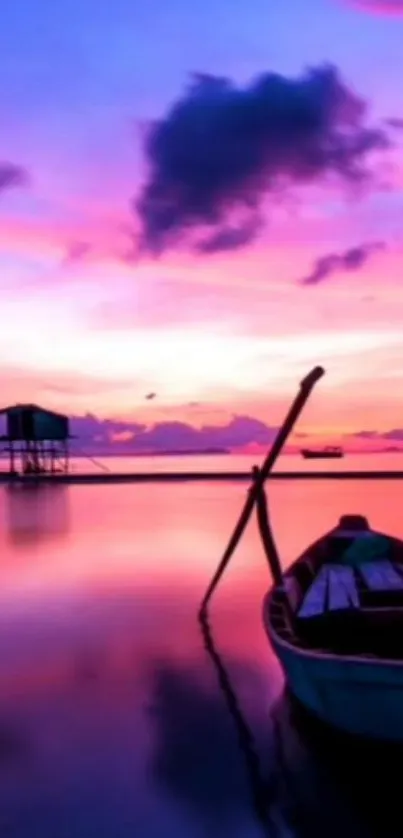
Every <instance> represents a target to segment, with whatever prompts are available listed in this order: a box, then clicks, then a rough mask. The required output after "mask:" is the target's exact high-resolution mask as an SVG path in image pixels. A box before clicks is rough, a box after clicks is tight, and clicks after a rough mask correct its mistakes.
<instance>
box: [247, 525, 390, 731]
mask: <svg viewBox="0 0 403 838" xmlns="http://www.w3.org/2000/svg"><path fill="white" fill-rule="evenodd" d="M263 618H264V625H265V627H266V631H267V634H268V637H269V640H270V642H271V644H272V646H273V649H274V651H275V653H276V655H277V657H278V659H279V661H280V663H281V666H282V668H283V671H284V674H285V678H286V682H287V684H288V686H289V688H290V690H291V692H292V693H293V695H294V696H295V697H296V698H297V699H298V700H299V701H300V702H301V703H302V704H303V705H304V707H305V708H306V709H307V710H309V711H310V712H311V713H313V714H314V715H315V716H317V717H318V718H319V719H321V720H322V721H324V722H326V723H327V724H330V725H332V726H335V727H336V728H340V729H341V730H344V731H345V732H347V733H350V734H353V735H359V736H363V737H367V738H368V737H369V738H373V739H381V740H393V741H399V742H400V741H402V742H403V541H400V540H399V539H396V538H392V537H389V536H385V535H383V534H380V533H376V532H374V531H373V530H371V529H370V527H369V525H368V523H367V521H366V519H365V518H363V517H361V516H357V515H345V516H343V517H342V518H341V519H340V522H339V524H338V526H337V527H336V528H335V529H334V530H332V531H331V532H329V533H327V534H326V535H324V536H323V537H322V538H320V539H319V540H318V541H317V542H316V543H315V544H313V545H312V546H311V547H309V548H308V549H307V550H306V551H305V552H304V553H303V555H302V556H301V557H300V558H299V559H297V561H296V562H294V564H293V565H292V566H291V567H290V569H289V570H288V571H287V572H286V573H285V574H284V577H283V581H282V583H281V584H277V585H275V586H274V587H273V589H272V590H271V591H270V593H269V594H268V595H267V596H266V598H265V600H264V608H263Z"/></svg>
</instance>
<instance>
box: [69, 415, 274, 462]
mask: <svg viewBox="0 0 403 838" xmlns="http://www.w3.org/2000/svg"><path fill="white" fill-rule="evenodd" d="M71 432H72V434H74V436H75V438H76V441H75V443H74V445H75V446H76V447H78V448H79V447H80V445H83V446H85V447H86V450H88V451H89V450H91V451H92V452H95V450H97V451H98V452H99V453H102V452H105V453H107V452H108V451H110V452H111V453H112V452H113V451H116V450H117V448H118V447H120V449H122V450H124V451H125V453H130V452H132V453H134V454H135V453H146V452H155V453H158V452H162V451H163V452H167V451H189V452H191V451H200V450H202V451H203V450H208V449H212V448H213V449H215V448H225V449H233V448H239V447H243V446H246V445H249V444H251V443H255V444H259V445H270V443H271V442H272V440H273V437H274V435H275V433H276V428H272V427H270V426H269V425H266V424H265V423H264V422H261V421H260V420H259V419H254V418H252V417H250V416H234V417H233V418H232V419H231V420H230V421H229V422H228V423H227V424H226V425H204V426H202V427H201V428H194V427H192V425H189V424H187V423H186V422H178V421H171V422H157V423H155V424H154V425H151V426H150V427H147V426H146V425H141V424H139V423H137V422H123V421H122V422H120V421H114V420H112V419H105V420H102V419H98V418H97V417H96V416H93V415H92V414H87V415H86V416H82V417H72V419H71Z"/></svg>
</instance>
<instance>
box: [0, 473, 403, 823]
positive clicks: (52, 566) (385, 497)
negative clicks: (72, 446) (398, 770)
mask: <svg viewBox="0 0 403 838" xmlns="http://www.w3.org/2000/svg"><path fill="white" fill-rule="evenodd" d="M397 492H400V484H396V482H394V483H392V482H391V483H387V482H383V483H379V484H377V483H375V482H372V483H368V484H365V483H364V482H359V483H356V484H355V483H352V482H346V483H345V484H341V483H337V484H331V483H326V482H325V481H323V483H322V482H320V483H317V482H315V483H312V484H311V483H307V482H304V483H302V482H301V483H298V482H288V483H284V484H274V485H273V486H272V487H271V489H270V501H271V508H272V517H273V523H274V526H275V530H276V533H277V536H278V543H279V547H280V548H281V553H282V556H283V561H284V564H287V563H288V562H289V561H290V560H291V559H292V558H293V557H294V556H295V555H296V554H297V553H298V552H299V551H301V549H302V548H303V547H304V546H305V545H306V543H307V542H309V541H310V540H312V539H314V538H315V537H316V536H317V535H318V534H319V533H320V532H322V531H324V530H326V529H328V528H330V527H331V526H333V525H334V523H335V522H336V520H337V518H338V516H339V515H340V514H341V513H342V512H344V511H357V510H358V511H363V512H364V513H366V514H367V515H368V517H369V518H370V520H371V522H372V524H373V525H374V526H376V527H378V528H380V529H383V530H387V531H388V532H391V533H393V534H396V535H402V533H403V519H402V515H401V509H400V506H401V503H400V499H398V501H396V493H397ZM244 495H245V487H242V486H239V485H235V484H230V483H229V484H226V485H220V486H218V485H213V484H203V485H202V484H197V483H195V484H186V485H183V486H182V485H175V486H166V485H158V484H155V485H141V486H140V485H125V486H106V485H105V486H103V485H96V486H66V487H49V488H44V487H43V488H40V489H36V490H34V489H16V488H14V489H9V488H4V487H3V488H1V490H0V542H1V543H0V556H1V565H0V626H1V631H0V835H1V836H3V835H4V836H15V837H16V838H37V837H38V838H39V837H40V838H47V836H49V838H91V837H92V836H97V838H103V836H105V838H106V836H108V838H109V836H110V838H126V836H127V838H129V836H130V838H132V836H139V838H143V836H144V838H165V836H167V838H169V836H175V838H193V836H195V838H204V836H206V838H207V836H215V835H217V836H218V835H219V836H227V835H228V836H232V838H254V836H259V835H264V834H266V835H273V836H275V835H281V836H291V835H294V836H295V835H301V836H302V835H304V836H305V835H306V836H308V835H309V836H311V835H318V836H319V835H321V836H322V835H323V836H325V835H329V836H330V835H341V834H342V833H344V834H345V835H347V834H351V835H370V834H375V833H374V829H375V826H374V824H375V821H371V818H368V817H366V813H364V814H362V812H361V809H360V807H357V806H356V803H355V802H354V801H353V803H352V802H351V795H349V794H348V792H347V791H346V790H345V789H344V786H343V784H341V785H340V778H338V779H337V782H336V779H334V778H333V775H332V774H331V772H330V774H329V765H328V764H327V762H328V761H329V760H328V761H327V762H326V763H325V764H324V763H323V754H320V755H319V754H318V753H317V750H316V749H315V748H316V746H315V747H314V742H313V740H311V739H310V738H308V739H306V731H305V730H304V729H303V728H302V727H301V726H300V725H298V723H297V722H296V721H295V719H294V717H293V716H292V713H291V710H290V708H289V706H288V703H287V701H286V699H285V698H284V696H283V694H282V688H283V685H282V679H281V675H280V672H279V668H278V666H277V663H276V661H275V659H274V657H273V655H272V653H271V650H270V648H269V645H268V643H267V642H266V638H265V636H264V633H263V628H262V624H261V601H262V596H263V593H264V591H265V589H266V588H267V585H268V583H269V576H268V571H267V569H266V566H265V562H264V558H263V555H262V552H261V549H260V547H259V543H258V538H257V534H256V532H255V529H254V527H253V526H251V527H250V530H249V532H248V534H247V537H246V538H245V540H244V542H243V544H242V546H241V547H240V549H239V551H238V553H237V555H236V557H235V558H234V561H233V564H232V567H231V568H230V570H229V571H228V573H227V576H226V577H225V579H224V581H223V583H222V586H221V588H220V589H219V590H218V592H217V595H216V597H215V599H214V600H213V604H212V608H211V628H212V632H213V640H214V644H215V649H216V651H218V653H219V656H220V661H221V663H223V664H224V667H225V670H226V675H227V676H228V677H229V679H230V686H231V687H232V689H233V694H232V697H231V696H230V697H229V701H230V707H228V703H227V702H228V694H226V693H225V692H223V690H222V686H220V681H219V677H218V672H217V669H216V665H217V660H215V663H214V660H212V659H211V657H210V656H209V654H208V653H207V651H206V649H205V646H204V640H203V637H202V635H201V632H200V628H199V626H198V623H197V621H196V609H197V606H198V604H199V601H200V599H201V596H202V594H203V593H204V590H205V588H206V585H207V582H208V580H209V578H210V576H211V574H212V572H213V570H214V569H215V566H216V563H217V561H218V558H219V556H220V554H221V552H222V550H223V547H224V546H225V542H226V540H227V538H228V535H229V533H230V530H231V528H232V526H233V524H234V521H235V519H236V516H237V514H238V512H239V509H240V506H241V503H242V500H243V498H244ZM222 677H223V676H222V673H221V680H222ZM224 677H225V674H224ZM234 700H235V710H234ZM231 702H232V704H231ZM237 707H238V709H240V710H241V713H242V714H243V722H244V723H245V721H246V724H247V725H248V726H249V728H250V730H249V732H248V731H247V730H246V729H245V727H241V728H240V727H239V718H238V716H237ZM231 712H232V715H231ZM290 714H291V715H290ZM237 725H238V726H237ZM249 734H250V735H251V737H253V740H252V739H251V738H250V736H249ZM339 756H340V755H339ZM330 761H331V760H330ZM346 762H349V758H348V759H347V758H346ZM351 782H352V783H353V786H354V782H355V783H356V782H357V777H356V778H355V780H354V777H353V780H352V781H350V785H351ZM353 796H354V795H353ZM378 798H379V795H378ZM392 798H393V795H392ZM353 804H354V805H353ZM382 805H383V804H382ZM387 805H388V806H389V805H390V799H389V802H388V803H387ZM263 809H264V813H263V814H262V810H263ZM378 814H379V812H378ZM259 817H260V818H261V820H259ZM262 820H263V821H264V823H263V822H262ZM371 823H372V826H371ZM377 834H378V833H377ZM379 834H382V831H381V832H380V833H379ZM387 834H392V833H391V832H390V831H388V832H387ZM396 834H401V830H398V831H397V832H396Z"/></svg>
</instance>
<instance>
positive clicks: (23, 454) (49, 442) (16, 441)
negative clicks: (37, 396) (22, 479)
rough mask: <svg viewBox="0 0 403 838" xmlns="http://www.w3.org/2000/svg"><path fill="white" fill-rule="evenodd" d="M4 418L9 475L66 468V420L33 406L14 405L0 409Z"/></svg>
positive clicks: (67, 421) (67, 447)
mask: <svg viewBox="0 0 403 838" xmlns="http://www.w3.org/2000/svg"><path fill="white" fill-rule="evenodd" d="M1 416H3V417H4V416H5V419H6V433H5V434H3V435H2V436H0V441H1V442H3V443H6V445H5V448H4V450H5V451H7V452H8V454H9V471H10V473H13V474H16V473H22V474H54V473H55V472H67V471H68V468H69V440H70V429H69V419H68V417H67V416H64V415H63V414H61V413H55V412H54V411H52V410H46V409H45V408H43V407H39V406H38V405H36V404H16V405H13V406H12V407H5V408H3V409H2V410H0V417H1Z"/></svg>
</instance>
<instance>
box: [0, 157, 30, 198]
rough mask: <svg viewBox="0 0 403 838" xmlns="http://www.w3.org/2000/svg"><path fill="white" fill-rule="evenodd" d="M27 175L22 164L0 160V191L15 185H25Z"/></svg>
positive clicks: (26, 183)
mask: <svg viewBox="0 0 403 838" xmlns="http://www.w3.org/2000/svg"><path fill="white" fill-rule="evenodd" d="M28 183H29V175H28V172H27V170H26V169H23V168H22V166H17V165H16V164H15V163H7V162H0V191H3V190H5V189H12V188H14V187H16V186H27V185H28Z"/></svg>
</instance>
